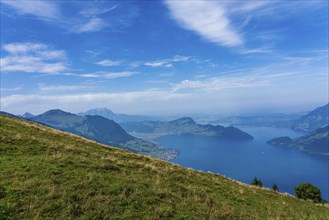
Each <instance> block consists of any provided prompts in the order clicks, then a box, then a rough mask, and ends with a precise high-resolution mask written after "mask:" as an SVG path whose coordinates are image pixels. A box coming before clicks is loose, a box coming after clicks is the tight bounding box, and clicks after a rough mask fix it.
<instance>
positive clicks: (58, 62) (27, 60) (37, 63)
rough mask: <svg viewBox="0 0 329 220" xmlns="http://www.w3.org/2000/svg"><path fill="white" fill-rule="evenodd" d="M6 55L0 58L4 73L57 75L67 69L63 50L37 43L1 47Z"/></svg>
mask: <svg viewBox="0 0 329 220" xmlns="http://www.w3.org/2000/svg"><path fill="white" fill-rule="evenodd" d="M2 49H3V50H4V51H6V52H7V53H8V55H7V56H5V57H1V59H0V66H1V70H2V71H4V72H30V73H32V72H35V73H58V72H62V71H65V70H67V69H68V67H67V63H66V62H65V60H66V54H65V51H63V50H53V49H50V48H49V46H48V45H45V44H38V43H30V42H27V43H10V44H6V45H4V46H3V47H2Z"/></svg>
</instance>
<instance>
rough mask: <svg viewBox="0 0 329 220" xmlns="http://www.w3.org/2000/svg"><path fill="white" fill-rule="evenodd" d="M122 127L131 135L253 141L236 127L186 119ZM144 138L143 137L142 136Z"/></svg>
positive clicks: (139, 123) (131, 124) (144, 122)
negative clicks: (202, 123)
mask: <svg viewBox="0 0 329 220" xmlns="http://www.w3.org/2000/svg"><path fill="white" fill-rule="evenodd" d="M120 125H121V126H122V127H123V128H124V129H125V130H126V131H127V132H131V133H134V134H135V133H139V134H141V133H142V134H144V135H145V134H147V133H149V134H153V135H156V136H164V135H181V134H191V135H200V136H217V137H222V138H228V139H233V140H251V139H253V137H252V136H251V135H249V134H247V133H246V132H244V131H241V130H240V129H238V128H235V127H226V128H225V127H223V126H220V125H210V124H208V125H200V124H196V123H195V122H194V120H193V119H192V118H189V117H184V118H180V119H177V120H173V121H169V122H161V121H143V122H123V123H120ZM141 136H143V135H141Z"/></svg>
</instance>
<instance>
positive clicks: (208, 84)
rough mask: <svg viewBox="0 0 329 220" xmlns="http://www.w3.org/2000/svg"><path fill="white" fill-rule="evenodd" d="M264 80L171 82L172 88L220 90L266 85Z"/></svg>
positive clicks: (226, 79) (233, 79)
mask: <svg viewBox="0 0 329 220" xmlns="http://www.w3.org/2000/svg"><path fill="white" fill-rule="evenodd" d="M268 83H269V82H268V81H266V80H257V81H255V79H253V78H249V79H247V78H244V79H241V78H213V79H206V80H183V81H181V82H180V83H177V84H172V90H173V91H178V90H184V89H194V90H208V91H209V90H222V89H232V88H236V89H238V88H246V87H260V86H266V85H268Z"/></svg>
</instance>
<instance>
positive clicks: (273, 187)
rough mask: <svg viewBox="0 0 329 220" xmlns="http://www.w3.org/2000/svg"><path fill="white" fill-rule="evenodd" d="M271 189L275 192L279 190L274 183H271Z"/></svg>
mask: <svg viewBox="0 0 329 220" xmlns="http://www.w3.org/2000/svg"><path fill="white" fill-rule="evenodd" d="M272 189H273V190H274V191H276V192H277V191H279V188H278V186H277V185H276V184H275V183H274V184H273V186H272Z"/></svg>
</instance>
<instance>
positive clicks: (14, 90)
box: [0, 86, 23, 92]
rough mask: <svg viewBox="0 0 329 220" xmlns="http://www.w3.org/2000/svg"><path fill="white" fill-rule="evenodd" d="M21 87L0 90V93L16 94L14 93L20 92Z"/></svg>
mask: <svg viewBox="0 0 329 220" xmlns="http://www.w3.org/2000/svg"><path fill="white" fill-rule="evenodd" d="M22 89H23V87H21V86H18V87H14V88H0V91H1V92H16V91H20V90H22Z"/></svg>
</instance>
